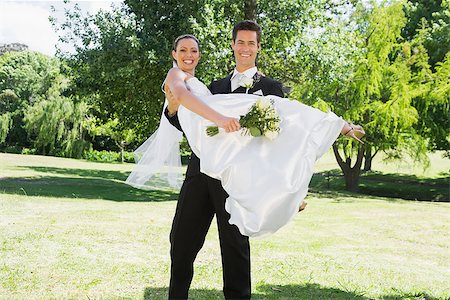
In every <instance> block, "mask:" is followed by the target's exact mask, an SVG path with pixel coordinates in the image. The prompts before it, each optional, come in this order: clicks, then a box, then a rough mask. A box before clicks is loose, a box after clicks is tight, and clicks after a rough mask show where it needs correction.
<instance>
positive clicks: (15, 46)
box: [0, 43, 28, 55]
mask: <svg viewBox="0 0 450 300" xmlns="http://www.w3.org/2000/svg"><path fill="white" fill-rule="evenodd" d="M26 50H28V46H27V45H25V44H20V43H11V44H2V43H0V55H3V54H5V53H6V52H10V51H26Z"/></svg>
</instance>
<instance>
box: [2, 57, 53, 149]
mask: <svg viewBox="0 0 450 300" xmlns="http://www.w3.org/2000/svg"><path fill="white" fill-rule="evenodd" d="M59 72H60V63H59V61H58V60H57V59H54V58H50V57H48V56H46V55H43V54H40V53H37V52H28V51H23V52H7V53H5V54H4V55H2V56H0V116H2V117H1V118H2V122H1V124H2V125H1V127H2V138H0V144H5V143H6V144H7V145H17V146H20V147H29V146H30V143H29V141H28V140H27V134H26V132H25V130H24V123H23V117H24V112H25V110H26V109H27V107H28V106H30V105H34V104H35V103H36V102H37V101H39V99H40V97H41V96H43V95H45V93H46V92H47V91H48V89H50V87H51V86H52V84H53V82H54V81H55V80H56V78H57V77H58V76H59Z"/></svg>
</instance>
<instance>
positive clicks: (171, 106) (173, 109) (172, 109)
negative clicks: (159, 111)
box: [164, 84, 180, 117]
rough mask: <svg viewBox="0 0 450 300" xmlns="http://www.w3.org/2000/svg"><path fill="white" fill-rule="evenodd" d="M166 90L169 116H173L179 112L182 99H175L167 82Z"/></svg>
mask: <svg viewBox="0 0 450 300" xmlns="http://www.w3.org/2000/svg"><path fill="white" fill-rule="evenodd" d="M164 91H165V92H166V98H167V102H168V105H167V110H168V111H169V116H170V117H171V116H174V115H175V114H176V113H177V111H178V108H179V107H180V101H177V100H176V99H175V97H174V96H173V94H172V92H171V91H170V89H169V86H168V85H167V84H165V85H164Z"/></svg>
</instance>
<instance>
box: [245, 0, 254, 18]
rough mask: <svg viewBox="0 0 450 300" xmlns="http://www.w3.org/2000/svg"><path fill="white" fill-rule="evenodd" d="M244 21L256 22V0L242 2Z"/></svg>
mask: <svg viewBox="0 0 450 300" xmlns="http://www.w3.org/2000/svg"><path fill="white" fill-rule="evenodd" d="M244 19H245V20H253V21H256V0H244Z"/></svg>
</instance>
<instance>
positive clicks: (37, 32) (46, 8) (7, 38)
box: [0, 0, 121, 55]
mask: <svg viewBox="0 0 450 300" xmlns="http://www.w3.org/2000/svg"><path fill="white" fill-rule="evenodd" d="M112 2H121V1H120V0H106V1H100V0H97V1H87V0H85V1H82V0H81V1H80V0H77V1H71V3H72V4H73V3H78V5H79V6H80V8H81V9H82V11H84V12H89V13H91V14H95V13H96V12H97V11H99V10H100V9H103V10H110V9H111V3H112ZM52 5H53V6H54V7H55V9H56V10H57V12H56V14H57V17H58V18H60V17H62V12H63V8H64V7H67V5H65V4H64V2H63V1H39V0H29V1H2V0H0V43H5V44H7V43H22V44H26V45H27V46H28V47H29V49H30V50H33V51H39V52H42V53H44V54H47V55H54V54H55V44H56V43H57V41H58V36H57V35H56V33H55V31H54V30H53V28H52V26H51V25H50V22H49V20H48V18H49V16H50V15H51V14H52V15H53V13H51V10H50V7H51V6H52Z"/></svg>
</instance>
